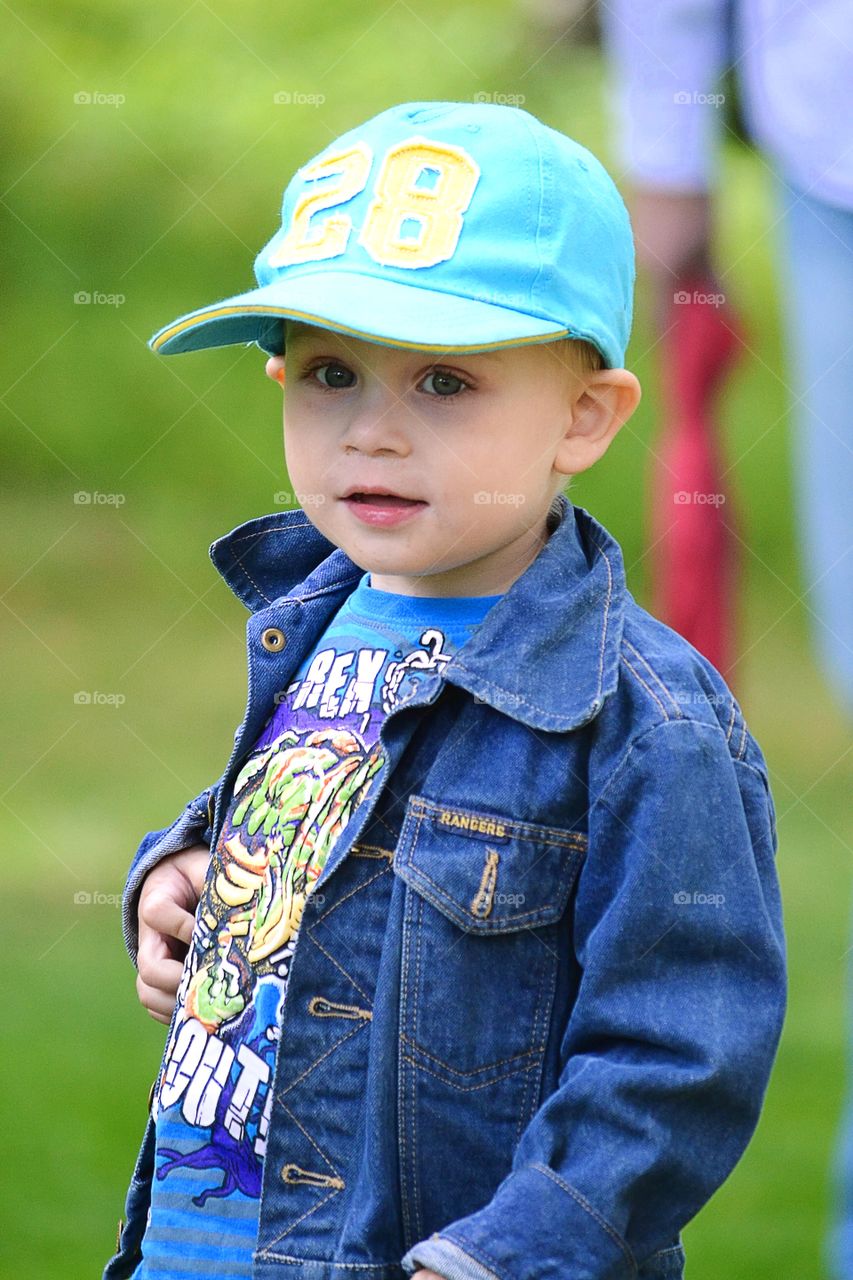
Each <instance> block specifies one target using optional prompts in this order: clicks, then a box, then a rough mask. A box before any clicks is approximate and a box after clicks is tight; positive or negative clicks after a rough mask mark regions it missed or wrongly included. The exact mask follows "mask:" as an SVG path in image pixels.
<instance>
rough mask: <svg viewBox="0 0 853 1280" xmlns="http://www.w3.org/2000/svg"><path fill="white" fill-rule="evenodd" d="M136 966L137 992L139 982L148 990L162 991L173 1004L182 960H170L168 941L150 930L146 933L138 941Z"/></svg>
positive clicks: (179, 979) (181, 970)
mask: <svg viewBox="0 0 853 1280" xmlns="http://www.w3.org/2000/svg"><path fill="white" fill-rule="evenodd" d="M136 966H137V969H138V971H139V979H138V980H137V990H139V982H140V981H141V982H142V984H143V985H144V986H145V987H147V988H149V989H150V990H157V991H162V992H164V993H165V994H167V995H169V996H170V998H171V999H172V1001H173V1002H174V998H175V996H176V995H177V992H178V985H179V983H180V981H181V974H182V973H183V969H184V965H183V961H182V960H174V959H173V958H172V956H171V953H170V952H169V949H168V939H166V938H162V937H160V935H159V934H156V933H154V932H152V931H151V930H148V931H146V933H145V934H144V936H143V937H142V938H141V939H140V943H139V952H138V954H137V957H136ZM140 999H141V996H140ZM143 1003H144V1002H143Z"/></svg>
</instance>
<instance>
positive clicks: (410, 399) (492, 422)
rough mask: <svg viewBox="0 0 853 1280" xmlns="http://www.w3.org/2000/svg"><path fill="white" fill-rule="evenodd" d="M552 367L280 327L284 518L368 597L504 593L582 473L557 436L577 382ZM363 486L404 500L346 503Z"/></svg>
mask: <svg viewBox="0 0 853 1280" xmlns="http://www.w3.org/2000/svg"><path fill="white" fill-rule="evenodd" d="M566 359H567V357H566V354H565V350H564V348H562V347H561V346H560V344H557V343H545V344H531V345H530V346H521V347H509V348H504V349H502V350H500V351H496V352H494V353H491V352H490V353H487V354H477V355H457V354H455V353H453V352H450V353H440V352H430V351H420V350H415V351H406V350H402V349H398V348H394V347H386V346H382V345H380V344H378V343H372V342H365V341H362V340H360V339H357V338H350V337H347V336H345V335H342V334H338V333H334V332H333V331H331V330H328V329H321V328H315V327H313V326H308V325H303V324H297V323H295V322H290V321H288V323H287V349H286V354H285V356H283V357H280V356H277V357H273V358H271V359H270V360H269V361H268V363H267V373H268V374H269V376H270V377H272V378H278V379H279V380H280V381H281V380H282V379H281V374H282V370H283V372H284V378H283V385H284V387H285V396H284V424H285V431H284V443H285V459H286V463H287V470H288V474H289V476H290V481H291V484H292V486H293V489H294V491H295V493H296V497H297V500H298V502H299V505H300V506H302V507H303V508H304V510H305V511H306V514H307V515H308V516H309V518H310V520H311V522H312V523H313V524H314V525H315V526H316V527H317V528H318V529H319V530H320V532H321V533H323V534H324V535H325V536H326V537H327V538H328V539H329V540H330V541H331V542H333V543H334V544H335V545H336V546H339V547H341V548H342V549H343V550H344V551H345V552H346V554H347V555H348V556H349V557H350V559H351V560H353V561H354V562H355V563H356V564H357V565H360V566H361V567H362V568H363V569H366V570H369V571H370V573H371V584H372V585H373V586H374V587H376V588H378V589H380V590H384V591H396V592H400V593H402V594H405V595H417V596H463V595H474V596H476V595H497V594H499V593H502V592H504V591H505V590H506V589H507V588H508V587H509V586H510V585H511V583H512V582H513V581H514V580H515V579H516V578H517V577H518V576H519V575H520V574H521V573H522V572H523V571H524V570H525V569H526V568H527V566H528V565H529V564H530V563H531V561H532V560H533V559H534V558H535V556H536V555H537V553H538V552H539V550H540V549H541V547H542V546H543V544H544V542H545V541H546V540H547V532H546V525H545V521H546V515H547V512H548V508H549V506H550V503H551V501H552V499H553V497H554V495H555V492H556V491H558V489H559V488H561V487H562V484H561V483H560V481H561V479H562V481H563V483H564V482H565V478H566V476H567V475H568V474H571V473H572V470H582V469H583V465H581V466H574V467H573V466H572V463H573V459H575V453H574V452H573V451H572V450H571V449H570V448H568V437H570V436H571V432H572V427H573V424H574V423H575V421H576V419H577V416H578V405H579V403H582V401H583V390H584V382H585V380H584V379H583V378H581V376H580V375H578V374H577V373H576V372H575V371H574V369H573V367H572V366H571V365H568V364H566V363H565V361H566ZM609 372H613V371H609ZM616 372H617V373H623V374H624V373H625V371H624V370H622V371H616ZM625 376H626V377H628V378H633V375H630V374H626V375H625ZM586 377H587V379H589V378H590V377H591V378H592V379H593V380H594V379H595V378H596V377H601V375H600V374H593V375H586ZM634 381H635V382H636V379H634ZM579 397H580V401H579ZM582 416H583V414H582V413H581V417H582ZM625 416H627V415H625ZM619 425H621V422H620V424H619ZM617 429H618V428H617ZM613 434H615V429H614V430H613ZM607 443H609V439H608V441H607ZM603 448H606V444H604V446H603ZM603 448H601V450H600V451H601V452H603ZM584 465H590V463H589V462H587V463H585V464H584ZM373 487H376V488H383V489H386V490H389V491H390V492H391V493H392V494H395V495H398V498H402V499H410V500H415V501H409V502H405V501H399V500H397V501H395V500H394V498H391V497H385V498H382V497H374V498H373V499H368V498H363V499H359V498H358V497H352V496H349V495H351V494H353V493H356V494H357V493H359V492H361V491H362V490H364V489H368V488H373Z"/></svg>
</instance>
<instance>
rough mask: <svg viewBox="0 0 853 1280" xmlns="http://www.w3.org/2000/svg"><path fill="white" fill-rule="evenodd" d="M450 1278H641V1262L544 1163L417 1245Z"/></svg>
mask: <svg viewBox="0 0 853 1280" xmlns="http://www.w3.org/2000/svg"><path fill="white" fill-rule="evenodd" d="M415 1261H417V1262H418V1263H419V1264H420V1265H421V1266H425V1267H429V1268H431V1269H432V1270H434V1271H437V1272H438V1273H439V1275H444V1276H445V1277H446V1280H565V1277H566V1276H569V1275H570V1276H571V1277H572V1280H635V1277H636V1275H637V1262H636V1259H635V1257H634V1255H633V1253H632V1251H631V1249H630V1248H629V1247H628V1245H627V1243H626V1242H625V1241H624V1240H623V1239H622V1237H621V1236H620V1235H619V1233H618V1232H617V1231H616V1230H614V1228H613V1227H612V1226H611V1225H610V1223H609V1222H607V1221H606V1219H605V1218H603V1217H602V1215H601V1214H600V1213H599V1212H598V1211H597V1210H596V1209H595V1207H594V1206H593V1205H592V1204H590V1202H589V1201H588V1200H587V1199H586V1197H585V1196H584V1195H582V1194H581V1192H580V1191H578V1190H577V1189H576V1188H575V1187H573V1186H571V1185H570V1184H569V1183H568V1182H566V1181H565V1180H564V1179H563V1178H561V1177H560V1175H559V1174H558V1173H556V1172H555V1171H554V1170H553V1169H550V1168H548V1166H547V1165H543V1164H529V1165H526V1166H525V1167H524V1168H521V1169H519V1170H517V1172H515V1173H511V1174H509V1175H508V1176H507V1177H506V1178H504V1180H503V1182H502V1183H501V1184H500V1186H499V1187H498V1188H497V1190H496V1192H495V1194H494V1196H493V1197H492V1199H491V1200H490V1201H489V1203H488V1204H487V1205H486V1206H485V1207H484V1208H483V1209H480V1210H478V1212H477V1213H472V1214H470V1215H469V1216H468V1217H467V1218H460V1219H459V1220H458V1221H457V1222H452V1223H450V1224H449V1225H448V1226H446V1227H444V1228H442V1231H441V1234H440V1235H433V1236H431V1237H430V1238H429V1239H428V1240H424V1241H422V1242H420V1243H418V1244H415V1245H413V1246H412V1248H411V1249H410V1250H409V1252H408V1253H407V1254H406V1255H405V1257H404V1258H403V1259H402V1265H403V1266H404V1267H405V1266H407V1265H411V1263H412V1262H415Z"/></svg>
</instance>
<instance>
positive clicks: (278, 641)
mask: <svg viewBox="0 0 853 1280" xmlns="http://www.w3.org/2000/svg"><path fill="white" fill-rule="evenodd" d="M261 644H262V645H263V646H264V648H265V649H268V650H269V652H270V653H278V651H279V650H280V649H283V648H284V645H285V635H284V632H283V631H279V629H278V627H267V629H266V630H265V631H262V632H261Z"/></svg>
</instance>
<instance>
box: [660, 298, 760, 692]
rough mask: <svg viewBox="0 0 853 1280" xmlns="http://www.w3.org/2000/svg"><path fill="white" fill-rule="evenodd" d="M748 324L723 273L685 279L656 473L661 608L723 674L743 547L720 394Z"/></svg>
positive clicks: (675, 308)
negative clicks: (719, 414)
mask: <svg viewBox="0 0 853 1280" xmlns="http://www.w3.org/2000/svg"><path fill="white" fill-rule="evenodd" d="M740 333H741V326H740V322H739V320H738V317H737V316H736V315H735V313H734V311H733V309H732V308H731V307H730V306H729V305H728V303H726V302H724V301H723V295H722V293H721V292H720V289H719V286H718V285H717V284H716V282H715V281H713V280H708V279H694V280H688V281H684V282H683V288H681V289H680V290H679V291H678V292H677V293H676V294H675V295H674V298H673V302H672V305H671V307H670V310H669V314H668V316H667V323H666V336H665V338H664V339H663V344H662V345H663V358H662V364H663V394H664V410H665V416H664V429H663V432H662V433H661V436H660V439H659V441H658V444H657V446H656V453H657V459H656V463H655V467H654V472H653V504H652V537H653V549H652V556H653V597H654V600H653V609H654V612H655V613H656V614H657V616H658V617H660V618H661V619H662V620H663V621H664V622H666V623H668V624H669V626H671V627H673V628H674V629H675V630H676V631H678V632H680V634H681V635H683V636H684V637H685V638H686V639H687V640H689V641H690V643H691V644H692V645H694V646H695V648H697V649H698V650H699V651H700V653H703V654H704V655H705V657H706V658H709V659H710V661H711V662H713V664H714V666H715V667H716V668H717V669H718V671H720V672H721V673H722V674H723V676H727V675H728V673H729V671H730V670H731V665H732V661H733V654H734V638H735V615H736V610H735V594H736V586H737V582H736V578H737V547H736V542H735V536H734V522H733V512H732V507H731V503H730V502H729V500H728V495H727V493H726V491H725V485H724V483H723V479H722V466H721V460H720V446H719V439H718V428H717V421H716V417H715V413H714V401H715V397H716V392H717V390H718V388H719V386H720V383H721V382H722V381H723V379H724V377H725V375H726V374H727V373H728V371H729V370H730V369H731V367H732V365H733V363H734V362H735V361H736V359H737V354H738V351H739V349H740V345H741V339H740Z"/></svg>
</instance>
